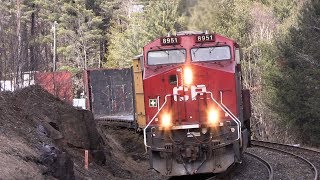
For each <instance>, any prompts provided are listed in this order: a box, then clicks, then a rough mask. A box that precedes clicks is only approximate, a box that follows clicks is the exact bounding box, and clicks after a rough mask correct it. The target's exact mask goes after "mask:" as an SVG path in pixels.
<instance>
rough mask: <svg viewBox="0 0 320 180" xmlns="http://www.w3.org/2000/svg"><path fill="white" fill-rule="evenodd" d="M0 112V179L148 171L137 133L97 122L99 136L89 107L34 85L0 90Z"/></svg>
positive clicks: (116, 176)
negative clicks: (74, 104) (86, 155)
mask: <svg viewBox="0 0 320 180" xmlns="http://www.w3.org/2000/svg"><path fill="white" fill-rule="evenodd" d="M0 114H1V116H0V126H1V130H0V159H1V160H0V165H1V167H2V168H1V169H0V179H5V178H13V179H119V178H120V179H123V178H125V179H132V178H134V179H142V177H143V176H146V174H148V173H149V174H150V173H151V172H150V171H148V166H147V157H146V156H145V155H144V151H143V144H142V143H141V142H142V139H141V137H140V136H139V135H137V134H135V133H134V132H131V131H129V130H127V129H119V128H115V127H112V126H111V127H104V126H102V125H100V126H99V127H100V128H99V131H100V132H101V133H103V136H100V134H99V133H98V130H97V128H96V123H95V122H94V121H93V118H92V114H91V112H89V111H85V110H77V109H74V108H73V107H72V106H70V105H68V104H65V103H64V102H62V101H60V100H59V99H57V98H55V97H53V96H52V95H51V94H49V93H48V92H46V91H44V90H43V89H41V88H40V87H38V86H31V87H28V88H25V89H22V90H20V91H16V92H15V93H1V94H0ZM139 142H140V144H139ZM140 145H141V146H140ZM84 149H88V150H89V152H90V155H89V170H85V169H84V163H83V162H84V157H83V156H84ZM147 176H148V175H147ZM149 177H153V174H150V176H149ZM154 178H155V179H157V175H156V176H154ZM158 178H160V177H158Z"/></svg>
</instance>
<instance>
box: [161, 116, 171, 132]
mask: <svg viewBox="0 0 320 180" xmlns="http://www.w3.org/2000/svg"><path fill="white" fill-rule="evenodd" d="M161 126H162V127H164V128H169V127H170V126H171V117H170V114H167V113H166V114H163V116H162V117H161Z"/></svg>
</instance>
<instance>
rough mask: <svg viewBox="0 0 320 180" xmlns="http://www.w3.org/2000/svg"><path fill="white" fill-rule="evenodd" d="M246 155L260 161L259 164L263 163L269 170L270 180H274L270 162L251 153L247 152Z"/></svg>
mask: <svg viewBox="0 0 320 180" xmlns="http://www.w3.org/2000/svg"><path fill="white" fill-rule="evenodd" d="M245 154H246V155H249V156H251V157H253V158H255V159H256V160H258V161H259V162H261V163H262V164H263V165H264V166H265V167H266V168H267V169H268V174H269V175H268V177H269V178H268V179H269V180H272V179H273V168H272V166H271V164H270V163H269V162H268V161H266V160H264V159H263V158H261V157H259V156H257V155H255V154H253V153H250V152H246V153H245Z"/></svg>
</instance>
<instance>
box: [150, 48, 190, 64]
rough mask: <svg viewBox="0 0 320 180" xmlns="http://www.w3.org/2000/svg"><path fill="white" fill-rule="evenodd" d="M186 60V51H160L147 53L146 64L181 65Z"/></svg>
mask: <svg viewBox="0 0 320 180" xmlns="http://www.w3.org/2000/svg"><path fill="white" fill-rule="evenodd" d="M185 60H186V50H185V49H178V50H177V49H176V50H161V51H150V52H148V64H149V65H159V64H177V63H183V62H184V61H185Z"/></svg>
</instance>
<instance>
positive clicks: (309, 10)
mask: <svg viewBox="0 0 320 180" xmlns="http://www.w3.org/2000/svg"><path fill="white" fill-rule="evenodd" d="M319 9H320V2H319V1H311V3H310V4H307V5H306V6H305V8H303V11H302V12H301V16H300V19H299V23H298V26H297V27H298V28H297V27H292V28H291V29H290V31H289V34H288V36H286V38H285V39H284V41H282V42H279V54H280V58H279V59H278V61H277V63H278V66H277V70H278V71H275V72H274V73H273V74H271V75H270V79H271V82H272V85H273V88H274V91H275V98H274V99H273V100H274V101H273V102H274V105H275V106H274V110H275V111H276V112H277V113H278V114H279V115H280V116H281V117H282V119H283V120H284V123H285V124H286V125H287V126H288V127H290V128H291V129H295V130H297V132H296V133H297V134H298V135H300V136H301V137H302V138H303V141H304V142H307V143H312V144H314V145H319V144H320V121H319V119H320V113H319V107H320V91H319V84H320V78H319V75H320V66H319V64H320V60H319V59H320V53H319V50H318V45H317V44H319V42H320V36H319V35H320V33H319V32H320V31H319V28H318V27H320V22H319V21H318V19H319V18H320V11H319ZM319 45H320V44H319Z"/></svg>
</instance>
